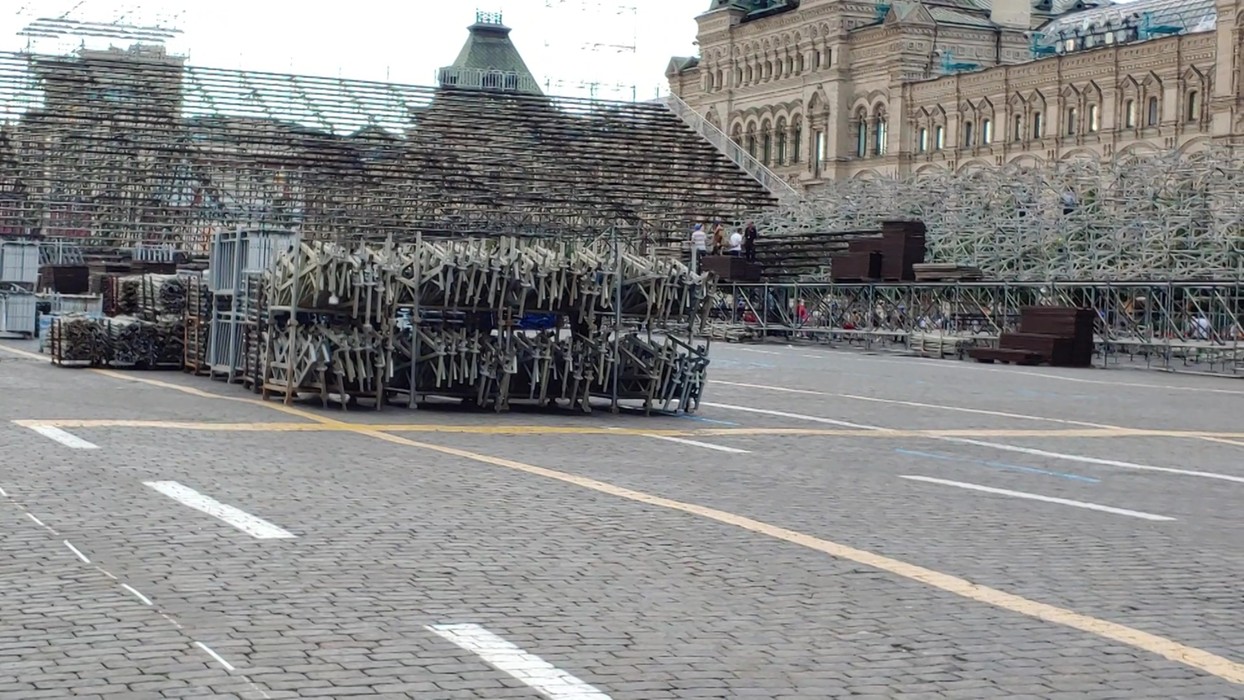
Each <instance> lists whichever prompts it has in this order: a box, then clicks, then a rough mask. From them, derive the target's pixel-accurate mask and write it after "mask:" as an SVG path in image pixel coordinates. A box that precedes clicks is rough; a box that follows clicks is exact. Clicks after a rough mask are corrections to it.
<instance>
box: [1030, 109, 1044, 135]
mask: <svg viewBox="0 0 1244 700" xmlns="http://www.w3.org/2000/svg"><path fill="white" fill-rule="evenodd" d="M1044 133H1045V122H1044V121H1042V119H1041V113H1040V112H1033V113H1032V137H1033V138H1034V139H1039V138H1041V136H1042V135H1043V134H1044Z"/></svg>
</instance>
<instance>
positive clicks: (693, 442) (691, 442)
mask: <svg viewBox="0 0 1244 700" xmlns="http://www.w3.org/2000/svg"><path fill="white" fill-rule="evenodd" d="M644 437H650V438H653V439H655V440H665V441H666V442H676V443H678V444H680V445H691V446H692V447H703V448H705V449H708V450H717V451H718V452H729V453H730V454H736V455H745V454H749V452H748V451H747V450H740V449H738V448H736V447H726V446H725V445H714V444H712V443H708V442H700V441H698V440H686V439H683V438H676V437H670V436H668V435H649V434H647V433H645V434H644Z"/></svg>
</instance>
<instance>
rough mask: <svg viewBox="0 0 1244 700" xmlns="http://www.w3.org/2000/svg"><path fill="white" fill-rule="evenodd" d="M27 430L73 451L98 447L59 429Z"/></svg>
mask: <svg viewBox="0 0 1244 700" xmlns="http://www.w3.org/2000/svg"><path fill="white" fill-rule="evenodd" d="M26 427H27V428H30V429H31V430H33V431H35V432H36V433H39V434H40V435H42V436H43V437H45V438H51V439H53V440H55V441H57V442H59V443H60V444H62V445H64V446H65V447H72V448H73V449H75V450H98V449H99V445H96V444H95V443H93V442H87V441H86V440H83V439H82V438H80V437H78V436H77V435H74V434H73V433H70V432H66V431H64V430H61V429H60V428H55V427H52V426H50V425H28V426H26Z"/></svg>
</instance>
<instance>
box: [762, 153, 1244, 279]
mask: <svg viewBox="0 0 1244 700" xmlns="http://www.w3.org/2000/svg"><path fill="white" fill-rule="evenodd" d="M1241 191H1244V153H1241V152H1239V151H1230V150H1227V149H1224V148H1218V147H1211V148H1209V149H1207V150H1205V151H1203V152H1199V153H1196V154H1193V155H1191V156H1186V155H1182V154H1179V153H1173V152H1172V153H1163V154H1155V155H1149V156H1143V157H1141V156H1132V157H1128V158H1119V159H1115V160H1113V161H1096V160H1082V159H1078V160H1070V161H1064V162H1058V163H1052V164H1048V165H1044V166H1039V167H1037V166H1021V165H1008V166H1005V167H1000V168H976V169H967V170H961V171H959V172H957V173H953V174H951V173H947V172H944V171H933V172H926V173H924V174H921V175H918V176H916V177H913V178H910V179H907V180H891V179H885V178H860V179H852V180H845V181H839V182H832V183H828V184H826V185H825V186H824V187H823V188H822V189H819V190H813V191H812V192H811V193H810V194H809V195H808V197H806V198H805V199H803V200H802V201H793V202H788V203H785V204H784V205H783V206H782V208H781V209H778V210H774V211H772V212H769V213H765V214H762V215H761V216H760V217H759V219H758V223H759V225H760V227H761V230H762V231H765V232H766V236H767V237H769V238H775V239H780V238H781V237H783V236H788V235H797V234H809V233H817V232H825V231H841V230H854V229H863V228H875V227H876V226H877V225H879V224H880V222H881V221H884V220H887V219H894V218H915V219H919V220H921V221H923V222H924V223H925V225H926V226H927V227H928V232H929V251H930V255H931V258H930V259H931V261H933V262H937V263H946V264H961V265H970V266H974V267H978V268H980V269H981V270H982V271H983V272H984V274H985V276H986V277H987V278H988V279H995V280H1008V281H1026V280H1032V281H1043V280H1066V281H1085V282H1087V281H1106V280H1111V281H1141V280H1161V281H1176V282H1179V281H1192V280H1239V279H1242V278H1244V199H1242V198H1241V197H1240V196H1239V193H1240V192H1241ZM823 279H824V278H823V277H821V278H819V279H818V280H812V279H809V280H808V281H820V280H823Z"/></svg>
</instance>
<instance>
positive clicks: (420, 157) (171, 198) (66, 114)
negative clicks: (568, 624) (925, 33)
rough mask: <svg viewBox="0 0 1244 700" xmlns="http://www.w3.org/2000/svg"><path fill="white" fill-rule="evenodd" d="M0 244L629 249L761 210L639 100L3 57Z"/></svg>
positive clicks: (112, 58)
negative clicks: (344, 240)
mask: <svg viewBox="0 0 1244 700" xmlns="http://www.w3.org/2000/svg"><path fill="white" fill-rule="evenodd" d="M0 96H3V98H4V102H5V110H4V112H3V115H2V116H3V117H4V122H3V123H2V124H0V231H3V232H7V233H10V234H18V235H21V234H41V235H43V236H45V237H48V238H73V239H76V240H78V241H79V242H81V243H84V244H90V245H104V246H126V247H131V246H133V245H134V244H136V243H142V242H150V243H157V242H171V243H175V244H177V245H178V246H179V247H182V248H184V249H191V250H198V251H201V252H206V250H207V247H208V242H209V241H210V238H211V236H212V235H213V234H216V233H220V232H232V231H235V230H236V229H237V228H238V227H239V226H243V227H247V228H260V229H262V230H265V231H275V232H285V233H296V234H298V235H301V236H302V238H303V240H315V239H333V238H340V237H344V236H349V237H360V238H371V239H374V240H384V239H386V238H387V237H388V236H390V235H392V236H394V237H395V238H396V239H398V240H402V239H403V237H405V239H406V240H409V239H410V238H412V237H413V232H415V231H421V232H423V233H424V234H425V235H437V234H473V235H495V234H505V235H522V234H529V233H539V234H574V235H582V234H588V233H599V232H602V231H605V230H609V229H611V228H614V229H617V230H619V231H623V232H625V233H626V236H627V237H631V238H638V237H640V236H643V235H647V234H651V233H657V232H665V231H673V230H685V229H686V227H687V226H688V225H689V224H690V223H691V222H694V221H703V220H713V219H720V220H729V219H732V218H739V217H743V216H745V215H746V214H747V212H750V211H753V210H755V209H757V208H762V207H765V206H768V205H770V204H772V203H773V201H774V200H773V199H772V197H771V196H769V195H768V194H767V193H766V192H765V191H764V190H763V189H762V188H761V187H760V186H759V185H758V184H757V183H756V182H754V181H753V180H751V179H750V178H749V177H748V176H747V175H746V174H745V173H743V172H742V171H741V170H739V169H738V168H737V167H736V166H735V165H734V164H733V163H731V162H730V161H729V160H727V159H726V158H724V157H723V156H721V155H720V154H719V153H717V151H716V150H715V149H714V148H713V146H712V145H710V144H708V143H707V142H705V141H703V140H702V139H700V138H699V137H698V136H696V134H695V133H693V132H692V131H691V130H690V129H688V128H687V127H686V125H684V124H683V123H682V122H681V121H680V120H679V119H678V117H676V116H675V115H673V114H671V113H670V112H669V111H667V110H666V109H665V107H663V106H662V105H660V104H655V103H640V104H631V103H614V102H602V101H593V100H576V99H559V98H550V97H546V96H543V95H539V94H520V93H514V92H504V91H490V90H468V89H460V88H452V87H443V88H425V87H413V86H406V85H392V84H381V83H366V82H356V81H345V80H337V79H329V78H313V77H305V76H295V75H277V74H266V73H252V72H239V71H227V70H216V69H209V68H200V67H188V66H185V65H184V63H183V61H182V60H181V59H177V58H175V57H171V56H168V55H166V54H165V53H164V52H163V51H162V50H151V49H148V48H143V47H136V48H135V49H132V50H110V51H85V50H84V51H81V52H79V55H77V56H71V57H64V56H61V57H57V56H39V55H27V54H12V53H2V54H0Z"/></svg>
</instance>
